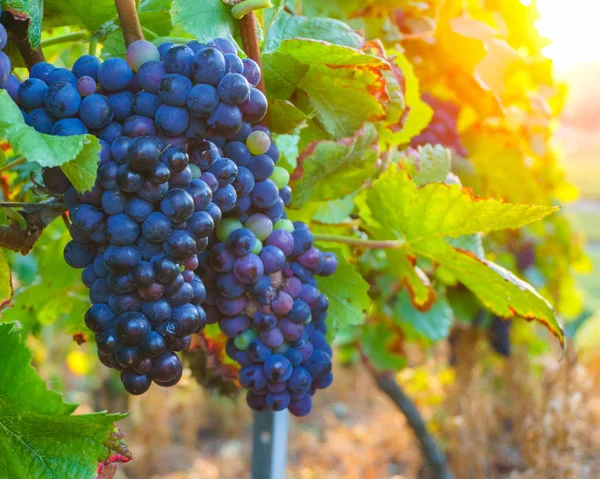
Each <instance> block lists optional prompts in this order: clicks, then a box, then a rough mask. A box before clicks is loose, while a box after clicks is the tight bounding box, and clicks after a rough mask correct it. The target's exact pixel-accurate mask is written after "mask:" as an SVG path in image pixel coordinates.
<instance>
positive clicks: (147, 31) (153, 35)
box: [142, 27, 159, 42]
mask: <svg viewBox="0 0 600 479" xmlns="http://www.w3.org/2000/svg"><path fill="white" fill-rule="evenodd" d="M142 31H143V32H144V33H145V34H146V36H147V37H149V38H151V40H150V41H151V42H153V41H154V40H156V39H157V38H158V37H159V35H157V34H156V33H154V32H153V31H152V30H150V29H149V28H146V27H142Z"/></svg>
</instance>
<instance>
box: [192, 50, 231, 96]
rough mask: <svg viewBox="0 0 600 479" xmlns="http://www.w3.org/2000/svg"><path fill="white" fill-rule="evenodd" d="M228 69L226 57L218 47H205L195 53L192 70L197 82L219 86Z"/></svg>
mask: <svg viewBox="0 0 600 479" xmlns="http://www.w3.org/2000/svg"><path fill="white" fill-rule="evenodd" d="M226 70H227V65H226V64H225V58H224V57H223V54H222V53H221V52H220V51H219V50H217V49H216V48H211V47H208V48H203V49H201V50H199V51H198V52H197V53H196V54H195V55H194V60H193V62H192V72H193V75H194V80H195V81H196V83H202V84H207V85H213V86H217V85H218V84H219V81H220V80H221V78H223V75H225V72H226Z"/></svg>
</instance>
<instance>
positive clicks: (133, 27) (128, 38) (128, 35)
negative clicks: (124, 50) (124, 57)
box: [115, 0, 144, 46]
mask: <svg viewBox="0 0 600 479" xmlns="http://www.w3.org/2000/svg"><path fill="white" fill-rule="evenodd" d="M115 7H117V14H118V16H119V23H120V24H121V30H122V32H123V39H124V40H125V46H129V45H130V44H131V43H133V42H135V41H136V40H143V39H144V32H143V31H142V25H141V24H140V18H139V17H138V13H137V8H136V4H135V0H115Z"/></svg>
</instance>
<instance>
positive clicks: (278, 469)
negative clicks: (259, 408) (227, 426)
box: [252, 409, 289, 479]
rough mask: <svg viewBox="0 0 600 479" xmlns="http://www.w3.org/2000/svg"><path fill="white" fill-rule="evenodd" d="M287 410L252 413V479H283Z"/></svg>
mask: <svg viewBox="0 0 600 479" xmlns="http://www.w3.org/2000/svg"><path fill="white" fill-rule="evenodd" d="M288 416H289V415H288V412H287V409H286V410H284V411H279V412H271V411H264V412H257V413H254V425H253V428H252V479H284V478H285V463H286V455H287V435H288Z"/></svg>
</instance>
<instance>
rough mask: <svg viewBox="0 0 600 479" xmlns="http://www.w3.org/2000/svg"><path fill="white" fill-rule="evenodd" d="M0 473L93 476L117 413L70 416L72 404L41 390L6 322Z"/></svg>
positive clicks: (0, 343)
mask: <svg viewBox="0 0 600 479" xmlns="http://www.w3.org/2000/svg"><path fill="white" fill-rule="evenodd" d="M0 351H2V364H3V367H2V368H1V369H0V426H1V427H0V476H1V477H14V478H17V477H23V478H24V477H35V478H36V479H37V478H40V479H45V478H48V479H55V478H58V477H81V478H84V477H93V476H94V475H95V474H96V469H97V467H98V463H99V462H101V461H103V460H105V459H106V458H107V456H108V455H109V453H110V450H109V449H108V447H107V446H106V445H105V444H104V443H105V442H107V441H108V440H109V439H110V437H111V433H112V431H113V430H114V425H113V423H114V422H115V421H118V420H120V419H122V418H123V417H124V416H123V415H120V414H113V415H108V414H106V413H96V414H83V415H78V416H73V415H72V413H73V411H74V410H75V408H76V407H77V404H67V403H64V402H63V401H62V398H61V396H60V394H58V393H56V392H54V391H50V390H48V389H46V385H45V383H44V381H43V380H42V379H41V378H40V377H39V376H38V375H37V374H36V372H35V370H34V368H33V367H32V366H31V365H30V363H31V360H32V355H31V352H30V351H29V350H28V349H27V347H26V346H25V345H24V344H23V343H22V341H21V338H20V335H19V333H18V331H17V330H16V329H14V327H13V326H12V325H8V324H0Z"/></svg>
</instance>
